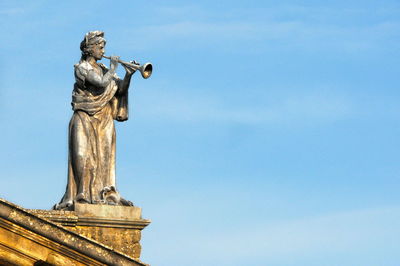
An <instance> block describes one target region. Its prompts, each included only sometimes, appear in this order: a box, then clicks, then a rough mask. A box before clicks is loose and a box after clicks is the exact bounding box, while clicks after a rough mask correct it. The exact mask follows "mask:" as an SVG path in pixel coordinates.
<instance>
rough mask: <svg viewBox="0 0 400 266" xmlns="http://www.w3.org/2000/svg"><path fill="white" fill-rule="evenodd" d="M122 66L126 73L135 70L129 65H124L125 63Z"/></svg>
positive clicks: (131, 72) (129, 73)
mask: <svg viewBox="0 0 400 266" xmlns="http://www.w3.org/2000/svg"><path fill="white" fill-rule="evenodd" d="M122 66H123V67H124V68H125V71H126V73H127V74H128V75H132V74H133V73H135V72H136V69H134V68H132V67H129V66H126V65H122Z"/></svg>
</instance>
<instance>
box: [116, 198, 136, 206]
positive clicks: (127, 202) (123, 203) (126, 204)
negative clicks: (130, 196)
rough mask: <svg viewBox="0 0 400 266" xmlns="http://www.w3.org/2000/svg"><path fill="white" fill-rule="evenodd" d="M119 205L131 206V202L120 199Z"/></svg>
mask: <svg viewBox="0 0 400 266" xmlns="http://www.w3.org/2000/svg"><path fill="white" fill-rule="evenodd" d="M119 203H121V205H122V206H133V202H132V201H130V200H126V199H124V198H120V200H119Z"/></svg>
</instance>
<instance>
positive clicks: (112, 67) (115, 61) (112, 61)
mask: <svg viewBox="0 0 400 266" xmlns="http://www.w3.org/2000/svg"><path fill="white" fill-rule="evenodd" d="M118 60H119V56H111V57H110V70H111V71H115V70H116V69H117V67H118Z"/></svg>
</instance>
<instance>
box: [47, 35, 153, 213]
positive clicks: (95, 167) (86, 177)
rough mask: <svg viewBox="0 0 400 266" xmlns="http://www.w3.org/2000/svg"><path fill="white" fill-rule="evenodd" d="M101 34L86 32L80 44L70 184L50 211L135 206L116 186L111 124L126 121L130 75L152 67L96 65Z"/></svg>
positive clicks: (71, 126)
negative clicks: (81, 206) (76, 206)
mask: <svg viewBox="0 0 400 266" xmlns="http://www.w3.org/2000/svg"><path fill="white" fill-rule="evenodd" d="M105 44H106V40H105V39H104V32H102V31H91V32H88V33H87V34H86V35H85V37H84V39H83V41H82V42H81V45H80V49H81V51H82V57H81V60H80V61H79V63H77V64H76V65H75V66H74V69H75V84H74V89H73V92H72V103H71V104H72V109H73V111H74V113H73V115H72V118H71V121H70V123H69V135H68V138H69V141H68V142H69V156H68V183H67V188H66V191H65V194H64V196H63V198H62V199H61V201H60V203H58V204H56V205H55V206H54V207H53V208H54V209H56V210H61V209H67V208H69V207H70V206H72V205H73V204H74V202H78V203H88V204H111V205H124V206H133V204H132V202H130V201H128V200H125V199H123V198H122V197H121V196H120V195H119V193H118V192H117V190H116V186H115V138H116V135H115V128H114V120H117V121H120V122H122V121H126V120H127V119H128V89H129V85H130V82H131V77H132V75H133V74H134V73H135V71H136V70H140V72H141V73H142V76H143V77H144V78H148V77H149V76H150V75H151V72H152V65H151V64H150V63H147V64H145V65H143V66H140V65H139V64H138V63H137V62H136V61H134V62H130V63H128V62H124V61H121V60H119V57H117V56H111V57H106V58H108V59H110V69H108V68H107V67H106V66H105V65H103V64H101V63H98V62H97V61H98V60H101V59H102V58H103V57H105V56H104V52H105V50H104V48H105ZM118 63H121V64H122V66H123V67H124V68H125V71H126V74H125V77H124V78H123V79H120V78H119V77H118V76H117V75H116V73H115V71H116V69H117V67H118Z"/></svg>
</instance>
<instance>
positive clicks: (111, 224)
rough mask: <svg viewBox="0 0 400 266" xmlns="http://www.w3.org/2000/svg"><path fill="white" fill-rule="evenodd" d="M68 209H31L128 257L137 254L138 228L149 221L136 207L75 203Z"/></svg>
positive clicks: (139, 249) (138, 251)
mask: <svg viewBox="0 0 400 266" xmlns="http://www.w3.org/2000/svg"><path fill="white" fill-rule="evenodd" d="M71 209H72V210H73V211H54V210H53V211H43V210H30V212H32V213H35V214H36V215H38V216H39V217H42V218H45V219H48V220H50V221H52V222H55V223H57V224H59V225H62V226H64V227H65V228H67V229H68V230H71V231H73V232H76V233H78V234H80V235H83V236H86V237H88V238H90V239H93V240H95V241H97V242H100V243H102V244H104V245H106V246H109V247H111V248H113V249H114V250H116V251H119V252H121V253H123V254H126V255H128V256H130V257H133V258H139V257H140V252H141V245H140V243H139V241H140V238H141V230H142V229H143V228H144V227H145V226H147V225H148V224H149V223H150V221H149V220H144V219H141V212H142V211H141V209H140V208H139V207H126V206H110V205H94V204H75V205H74V207H73V208H71Z"/></svg>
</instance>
